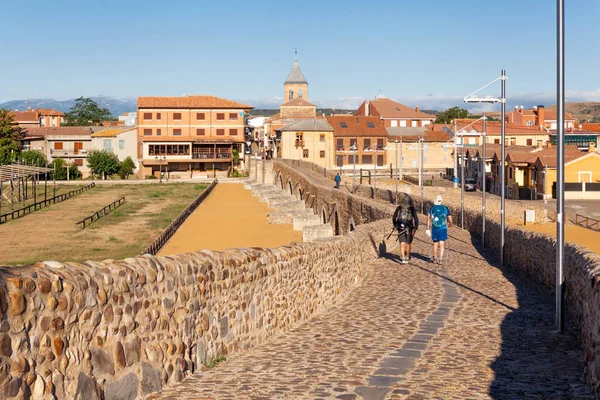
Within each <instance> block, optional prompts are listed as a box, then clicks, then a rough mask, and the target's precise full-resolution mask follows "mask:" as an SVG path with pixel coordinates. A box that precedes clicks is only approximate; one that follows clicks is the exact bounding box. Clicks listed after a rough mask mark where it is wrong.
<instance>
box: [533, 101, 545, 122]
mask: <svg viewBox="0 0 600 400" xmlns="http://www.w3.org/2000/svg"><path fill="white" fill-rule="evenodd" d="M545 116H546V113H545V109H544V106H542V105H539V106H537V116H536V119H535V124H536V125H537V126H544V120H545Z"/></svg>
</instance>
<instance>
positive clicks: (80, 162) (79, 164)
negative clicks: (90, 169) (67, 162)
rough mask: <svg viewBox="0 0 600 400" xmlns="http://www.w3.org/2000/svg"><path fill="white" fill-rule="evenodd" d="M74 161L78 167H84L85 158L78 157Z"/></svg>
mask: <svg viewBox="0 0 600 400" xmlns="http://www.w3.org/2000/svg"><path fill="white" fill-rule="evenodd" d="M73 163H74V164H75V165H77V166H78V167H83V158H76V159H75V160H73Z"/></svg>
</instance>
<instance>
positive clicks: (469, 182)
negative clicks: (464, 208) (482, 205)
mask: <svg viewBox="0 0 600 400" xmlns="http://www.w3.org/2000/svg"><path fill="white" fill-rule="evenodd" d="M465 190H466V191H467V192H474V191H476V190H477V182H476V181H475V179H472V178H468V179H465Z"/></svg>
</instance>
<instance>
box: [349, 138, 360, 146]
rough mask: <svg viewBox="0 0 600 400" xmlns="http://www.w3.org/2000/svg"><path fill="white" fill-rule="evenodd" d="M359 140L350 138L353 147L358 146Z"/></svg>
mask: <svg viewBox="0 0 600 400" xmlns="http://www.w3.org/2000/svg"><path fill="white" fill-rule="evenodd" d="M357 141H358V139H350V147H352V146H357V147H358V144H357Z"/></svg>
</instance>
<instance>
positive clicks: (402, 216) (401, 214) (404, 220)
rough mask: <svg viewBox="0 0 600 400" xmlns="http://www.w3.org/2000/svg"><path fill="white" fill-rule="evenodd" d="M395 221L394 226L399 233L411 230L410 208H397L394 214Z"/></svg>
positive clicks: (411, 214)
mask: <svg viewBox="0 0 600 400" xmlns="http://www.w3.org/2000/svg"><path fill="white" fill-rule="evenodd" d="M394 215H395V216H396V219H395V220H394V221H393V223H394V226H395V227H396V229H398V230H399V231H402V230H405V229H409V228H412V226H413V222H414V221H413V212H412V207H403V206H398V208H397V209H396V212H395V213H394Z"/></svg>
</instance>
